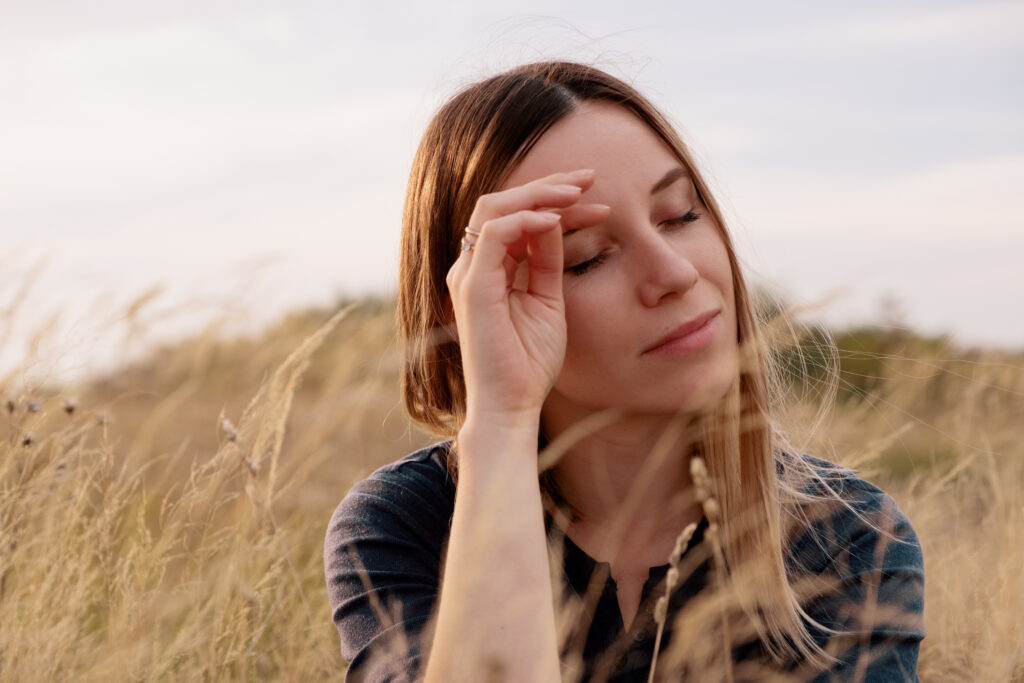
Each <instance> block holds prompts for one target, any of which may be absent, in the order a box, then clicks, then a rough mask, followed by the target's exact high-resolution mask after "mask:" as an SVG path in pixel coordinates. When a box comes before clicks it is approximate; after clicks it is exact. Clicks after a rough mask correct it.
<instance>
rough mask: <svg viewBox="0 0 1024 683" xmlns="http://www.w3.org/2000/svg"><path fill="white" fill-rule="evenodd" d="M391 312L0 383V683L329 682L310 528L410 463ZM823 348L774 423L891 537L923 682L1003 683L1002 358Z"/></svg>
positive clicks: (1021, 627)
mask: <svg viewBox="0 0 1024 683" xmlns="http://www.w3.org/2000/svg"><path fill="white" fill-rule="evenodd" d="M392 308H393V304H392V303H391V302H389V301H382V300H362V301H356V302H346V303H343V304H339V305H338V306H337V307H335V308H333V309H331V310H308V311H304V312H301V313H296V314H293V315H290V316H288V317H286V318H284V319H282V320H281V321H279V323H277V324H276V325H274V326H273V327H271V328H270V329H268V330H266V331H265V332H264V333H262V334H260V335H259V336H257V337H246V338H231V337H229V336H228V335H225V334H224V333H222V332H221V331H219V328H218V327H217V326H212V327H211V328H210V329H209V330H208V331H207V332H205V333H203V334H199V335H197V336H195V337H193V338H190V339H187V340H185V341H182V342H179V343H175V344H173V345H169V346H165V347H162V348H159V349H157V350H156V351H154V352H152V353H151V354H149V355H148V356H146V357H145V358H143V359H142V360H139V361H137V362H133V363H131V364H130V365H127V366H125V367H122V368H120V369H118V370H117V371H114V372H112V373H110V374H107V375H105V376H102V377H96V378H92V379H90V380H88V381H82V382H80V383H77V384H75V385H73V386H55V385H53V384H50V383H46V382H42V381H36V382H34V383H28V384H26V383H25V380H24V377H25V375H23V374H22V373H20V372H14V373H12V374H10V375H8V376H7V377H5V378H2V379H0V397H2V401H3V404H2V405H0V411H2V416H3V417H2V420H0V680H3V681H69V680H74V681H98V680H102V681H111V680H207V681H213V680H287V681H311V680H330V679H338V678H340V677H341V674H342V671H343V670H344V666H345V662H344V661H343V660H342V658H341V657H340V655H339V652H338V638H337V633H336V631H335V629H334V626H333V625H332V623H331V619H330V613H329V608H328V604H327V598H326V592H325V588H324V578H323V561H322V542H323V536H324V531H325V528H326V524H327V520H328V518H329V517H330V515H331V512H332V511H333V509H334V507H335V505H336V504H337V503H338V501H339V500H340V499H341V497H342V496H343V495H344V494H345V492H346V491H347V490H348V488H349V487H350V486H351V485H352V483H354V482H355V481H357V480H359V479H360V478H362V477H364V476H366V475H367V474H369V473H370V472H371V471H372V470H373V469H374V468H376V467H378V466H379V465H381V464H383V463H386V462H389V461H392V460H394V459H397V458H399V457H401V456H402V455H405V454H406V453H408V452H409V451H410V450H412V449H413V448H415V447H418V446H420V445H423V444H426V443H428V442H430V441H431V437H430V436H429V435H427V434H424V433H422V432H421V431H419V430H418V429H417V428H416V427H414V426H412V425H410V424H409V423H408V421H407V420H406V418H405V416H404V414H403V411H402V408H401V403H400V399H399V395H398V370H399V359H398V355H397V352H398V349H397V343H396V340H395V332H394V328H393V323H392ZM339 311H340V313H339ZM126 315H128V316H130V315H131V312H130V311H129V312H127V313H126ZM8 322H9V321H8ZM0 324H6V323H4V322H3V321H0ZM832 333H833V336H834V338H835V342H836V345H837V347H838V355H839V361H840V369H841V375H840V378H839V390H838V394H837V396H836V397H835V400H834V401H832V400H831V399H830V398H829V397H828V396H825V397H824V398H823V395H822V394H821V388H822V386H823V384H822V382H821V379H822V374H823V372H822V370H821V368H822V366H823V364H822V363H821V356H822V354H821V351H820V349H819V347H818V345H817V344H816V343H815V339H818V340H819V341H820V339H821V337H820V335H814V334H812V335H810V336H809V337H808V339H806V340H804V342H802V344H803V346H804V352H803V354H802V355H801V356H797V355H795V354H794V353H793V352H792V350H790V351H788V352H786V353H784V354H783V357H784V358H785V359H788V360H787V362H789V363H790V364H791V365H792V367H794V368H797V367H798V366H799V365H800V364H801V362H800V361H799V359H800V358H802V359H803V361H802V362H803V365H805V366H806V367H805V371H798V372H797V374H800V375H801V378H800V379H797V380H794V381H793V386H792V393H791V396H790V399H789V401H788V402H787V404H786V406H785V407H784V408H785V410H784V413H785V415H786V421H787V424H788V425H789V429H790V434H791V436H792V438H793V440H794V442H795V443H796V444H797V445H798V446H800V447H801V448H803V449H804V450H806V451H808V452H811V453H814V454H816V455H819V456H822V457H825V458H830V459H833V460H835V461H837V462H841V463H844V464H848V465H852V466H855V467H858V468H860V471H861V473H862V475H863V476H865V477H866V478H868V479H870V480H872V481H874V482H875V483H877V484H879V485H881V486H882V487H883V488H885V489H886V490H887V491H888V492H890V493H891V494H892V495H893V497H894V498H895V499H896V501H897V503H898V504H899V505H900V507H901V508H902V509H903V510H904V511H905V512H906V513H907V514H908V516H909V517H910V518H911V520H912V521H913V522H914V525H915V527H916V529H917V531H918V534H919V536H920V538H921V541H922V544H923V547H924V554H925V562H926V568H927V569H926V571H927V574H926V576H927V586H926V590H927V597H926V620H927V628H928V637H927V638H926V640H925V641H924V644H923V647H922V651H921V660H920V670H919V673H920V676H921V678H922V680H924V681H993V682H996V681H1000V682H1001V681H1024V635H1022V634H1024V579H1022V567H1024V537H1022V532H1021V529H1024V496H1022V494H1021V489H1022V487H1024V439H1022V438H1021V436H1022V424H1024V353H1014V352H984V353H983V352H978V351H972V350H969V349H963V348H957V347H955V346H953V345H952V344H950V343H949V342H948V341H946V340H944V339H942V338H927V337H923V336H920V335H917V334H915V333H913V332H912V331H909V330H906V329H903V328H900V327H898V326H886V327H879V328H870V327H862V328H858V329H850V330H833V331H832ZM823 400H824V401H828V402H829V403H834V405H832V406H831V408H832V410H831V412H830V414H829V416H828V417H827V418H826V419H825V420H824V421H820V422H816V421H815V416H816V414H817V411H818V408H820V407H821V404H822V401H823Z"/></svg>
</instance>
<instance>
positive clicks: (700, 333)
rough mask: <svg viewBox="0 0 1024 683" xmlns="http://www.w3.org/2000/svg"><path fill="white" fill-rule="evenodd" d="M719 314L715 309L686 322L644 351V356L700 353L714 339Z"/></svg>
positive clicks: (719, 311)
mask: <svg viewBox="0 0 1024 683" xmlns="http://www.w3.org/2000/svg"><path fill="white" fill-rule="evenodd" d="M721 312H722V311H721V310H719V309H715V310H712V311H708V312H707V313H702V314H700V315H698V316H697V317H696V318H692V319H691V320H688V321H686V322H685V323H683V324H682V325H680V326H679V327H677V328H675V329H674V330H672V331H671V332H669V333H668V334H666V335H665V336H664V337H662V338H661V339H659V340H658V341H656V342H655V343H654V344H652V345H651V346H649V347H648V348H646V349H644V354H648V353H657V354H679V353H693V352H694V351H700V350H701V349H703V348H704V347H705V346H707V345H708V344H710V343H711V341H712V340H713V339H714V338H715V332H716V331H717V328H718V320H719V314H720V313H721Z"/></svg>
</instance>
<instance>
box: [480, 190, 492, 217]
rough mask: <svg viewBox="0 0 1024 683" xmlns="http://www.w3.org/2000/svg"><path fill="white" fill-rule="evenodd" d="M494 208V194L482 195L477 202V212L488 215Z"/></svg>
mask: <svg viewBox="0 0 1024 683" xmlns="http://www.w3.org/2000/svg"><path fill="white" fill-rule="evenodd" d="M493 206H494V195H493V194H482V195H480V196H479V197H478V198H477V200H476V210H477V211H480V212H483V213H486V212H487V211H488V210H490V209H491V208H492V207H493Z"/></svg>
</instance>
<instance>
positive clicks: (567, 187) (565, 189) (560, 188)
mask: <svg viewBox="0 0 1024 683" xmlns="http://www.w3.org/2000/svg"><path fill="white" fill-rule="evenodd" d="M555 189H556V190H558V191H559V192H575V193H576V194H579V193H580V192H582V191H583V190H582V189H580V188H579V187H578V186H577V185H555Z"/></svg>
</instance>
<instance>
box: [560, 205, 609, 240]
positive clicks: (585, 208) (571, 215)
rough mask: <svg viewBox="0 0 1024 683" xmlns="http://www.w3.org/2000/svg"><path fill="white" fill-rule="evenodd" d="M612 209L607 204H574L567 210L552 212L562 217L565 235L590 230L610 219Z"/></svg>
mask: <svg viewBox="0 0 1024 683" xmlns="http://www.w3.org/2000/svg"><path fill="white" fill-rule="evenodd" d="M611 210H612V207H610V206H608V205H607V204H580V203H577V204H574V205H573V206H570V207H569V208H567V209H556V210H552V213H557V214H558V215H559V216H561V217H562V220H561V224H562V232H563V234H565V235H569V234H571V233H574V232H576V231H577V230H583V229H584V228H589V227H592V226H594V225H597V224H598V223H600V222H602V221H604V220H605V219H606V218H608V215H609V214H610V213H611Z"/></svg>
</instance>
